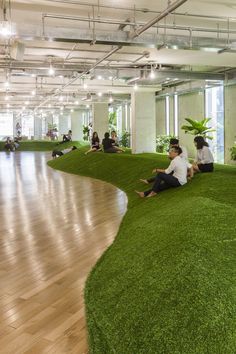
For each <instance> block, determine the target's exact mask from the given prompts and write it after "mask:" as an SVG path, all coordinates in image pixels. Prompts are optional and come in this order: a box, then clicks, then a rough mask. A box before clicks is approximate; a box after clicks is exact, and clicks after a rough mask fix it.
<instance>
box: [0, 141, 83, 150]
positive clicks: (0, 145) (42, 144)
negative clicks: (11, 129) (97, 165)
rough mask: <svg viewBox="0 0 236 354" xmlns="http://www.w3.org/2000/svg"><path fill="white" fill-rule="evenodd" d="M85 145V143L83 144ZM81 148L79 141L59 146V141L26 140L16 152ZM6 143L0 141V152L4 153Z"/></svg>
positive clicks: (21, 142)
mask: <svg viewBox="0 0 236 354" xmlns="http://www.w3.org/2000/svg"><path fill="white" fill-rule="evenodd" d="M82 144H83V143H82ZM73 145H75V146H77V147H80V146H81V143H79V142H78V141H70V142H66V143H63V144H59V145H58V142H57V141H47V140H45V141H43V140H25V141H20V146H19V148H18V149H17V150H16V151H52V150H62V149H66V148H68V147H71V146H73ZM4 146H5V142H4V141H0V151H4Z"/></svg>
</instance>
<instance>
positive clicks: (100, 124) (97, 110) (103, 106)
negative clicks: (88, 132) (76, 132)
mask: <svg viewBox="0 0 236 354" xmlns="http://www.w3.org/2000/svg"><path fill="white" fill-rule="evenodd" d="M92 117H93V120H92V124H93V132H97V133H98V136H99V139H100V140H102V139H103V137H104V134H105V133H106V132H107V131H108V121H109V116H108V104H107V103H100V102H96V103H93V111H92Z"/></svg>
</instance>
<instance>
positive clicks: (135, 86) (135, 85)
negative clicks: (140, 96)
mask: <svg viewBox="0 0 236 354" xmlns="http://www.w3.org/2000/svg"><path fill="white" fill-rule="evenodd" d="M137 89H138V85H137V83H136V82H135V84H134V90H135V91H137Z"/></svg>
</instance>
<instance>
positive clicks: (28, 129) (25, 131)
mask: <svg viewBox="0 0 236 354" xmlns="http://www.w3.org/2000/svg"><path fill="white" fill-rule="evenodd" d="M21 124H22V137H23V138H24V137H27V138H28V139H31V137H33V136H34V117H33V116H23V117H22V119H21Z"/></svg>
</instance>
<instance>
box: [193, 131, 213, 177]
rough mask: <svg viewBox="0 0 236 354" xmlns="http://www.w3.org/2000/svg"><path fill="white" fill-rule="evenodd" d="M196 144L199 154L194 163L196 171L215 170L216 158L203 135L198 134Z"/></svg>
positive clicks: (195, 139)
mask: <svg viewBox="0 0 236 354" xmlns="http://www.w3.org/2000/svg"><path fill="white" fill-rule="evenodd" d="M194 144H195V146H196V148H197V156H196V159H195V161H194V163H193V170H194V172H213V171H214V164H213V163H214V158H213V155H212V153H211V150H210V149H209V145H208V143H207V142H206V141H205V139H204V138H203V137H202V136H196V137H195V138H194Z"/></svg>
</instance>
